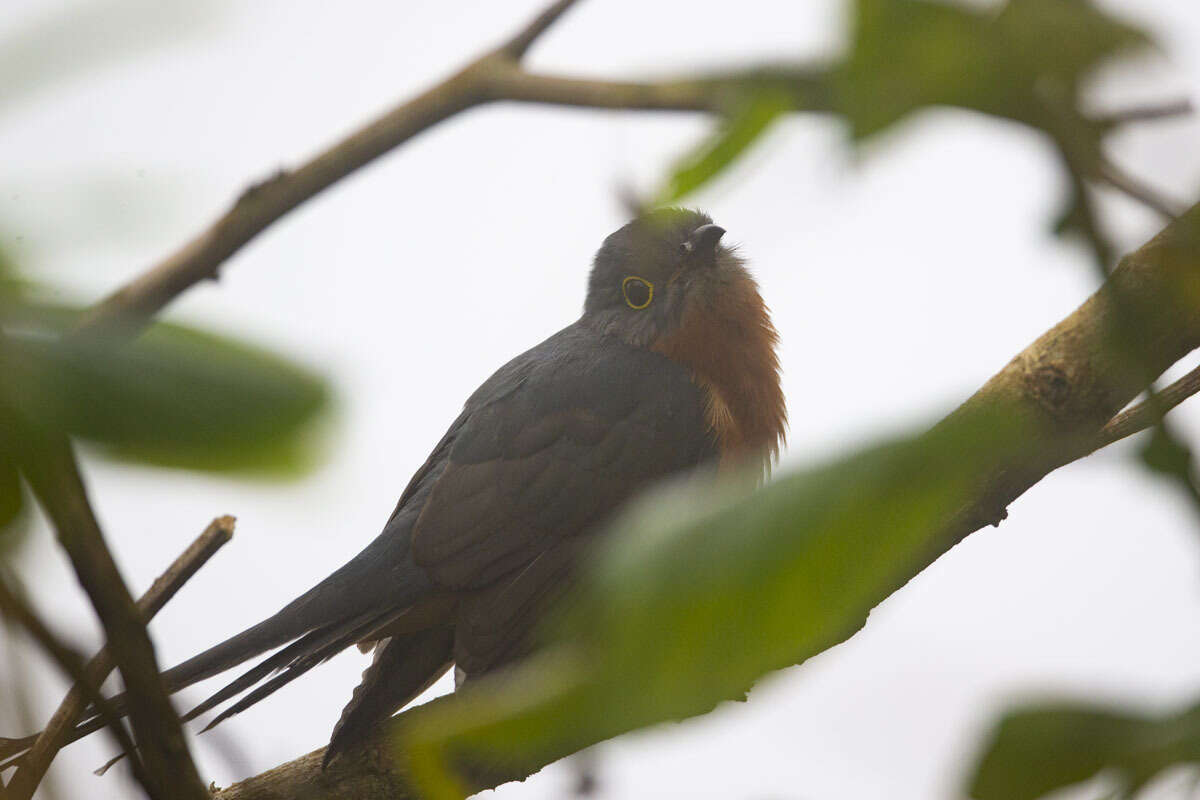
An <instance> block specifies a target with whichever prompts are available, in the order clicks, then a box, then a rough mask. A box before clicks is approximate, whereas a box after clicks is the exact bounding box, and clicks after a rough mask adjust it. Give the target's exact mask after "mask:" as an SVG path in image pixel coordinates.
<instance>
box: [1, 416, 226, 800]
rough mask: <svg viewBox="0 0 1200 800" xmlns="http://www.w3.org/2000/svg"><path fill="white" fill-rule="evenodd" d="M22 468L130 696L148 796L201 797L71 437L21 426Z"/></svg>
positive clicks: (201, 787) (189, 799)
mask: <svg viewBox="0 0 1200 800" xmlns="http://www.w3.org/2000/svg"><path fill="white" fill-rule="evenodd" d="M23 434H24V442H25V443H26V446H25V447H24V448H23V452H22V453H21V454H20V457H21V469H22V472H23V473H24V475H25V478H26V480H28V481H29V485H30V487H31V488H32V489H33V493H34V495H35V496H36V497H37V498H38V502H39V503H40V504H41V506H42V508H43V509H45V511H46V514H47V516H49V517H50V520H51V522H52V523H53V525H54V528H55V531H56V533H57V534H58V540H59V543H60V544H61V545H62V548H63V550H65V551H66V552H67V556H68V557H69V558H70V560H71V566H72V567H73V568H74V570H75V575H76V577H77V578H78V579H79V582H80V584H81V585H82V586H83V589H84V591H85V592H86V593H87V595H88V599H89V600H91V602H92V606H93V607H94V608H95V610H96V615H97V616H98V617H99V618H100V622H101V624H102V625H103V627H104V634H105V638H106V640H107V642H108V647H110V648H111V650H112V653H113V657H114V659H115V660H116V662H117V666H118V667H119V668H120V670H121V678H122V680H123V681H124V683H125V690H126V696H127V697H128V699H129V718H130V721H131V723H132V724H133V734H134V739H135V742H136V744H137V746H138V752H139V753H141V755H142V763H143V765H144V766H145V772H146V778H147V779H148V781H149V783H150V786H151V787H152V788H153V793H152V796H153V797H155V798H161V799H162V800H167V798H170V800H176V799H177V798H178V800H208V790H207V789H205V787H204V784H203V782H201V780H200V773H199V772H198V771H197V770H196V764H195V762H193V761H192V757H191V754H190V753H189V752H188V747H187V742H186V741H185V740H184V738H183V727H182V725H181V724H180V722H179V716H178V714H177V713H176V712H175V709H174V708H173V707H172V706H171V701H170V699H169V698H168V696H167V692H166V689H165V688H164V687H163V684H162V681H161V680H160V678H159V675H158V663H157V661H156V659H155V657H154V646H153V645H152V644H151V643H150V637H149V635H148V634H147V633H146V626H145V625H143V624H142V621H141V620H140V619H139V615H138V612H137V609H136V607H135V606H134V603H133V598H132V597H131V596H130V594H129V589H128V587H127V586H126V585H125V581H124V579H122V577H121V573H120V571H119V570H118V569H117V565H116V563H115V562H114V561H113V557H112V553H111V552H109V549H108V546H107V545H106V544H105V541H104V534H103V533H102V531H101V530H100V525H99V523H98V522H97V521H96V515H95V513H94V512H93V510H92V507H91V503H90V502H89V500H88V496H87V489H86V488H85V487H84V483H83V478H82V476H81V475H80V473H79V465H78V464H77V463H76V461H75V453H74V451H73V450H72V448H71V444H70V442H68V441H67V439H66V438H65V437H63V436H61V435H55V434H47V433H44V432H43V433H41V434H39V433H37V432H35V431H34V430H32V429H30V430H26V431H23Z"/></svg>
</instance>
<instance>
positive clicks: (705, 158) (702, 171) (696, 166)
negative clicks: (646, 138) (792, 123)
mask: <svg viewBox="0 0 1200 800" xmlns="http://www.w3.org/2000/svg"><path fill="white" fill-rule="evenodd" d="M792 105H793V100H792V97H791V96H790V95H789V93H787V92H785V91H783V90H781V89H778V88H771V87H766V88H750V89H747V90H746V91H745V92H744V93H743V96H742V98H741V102H740V104H739V106H738V108H737V109H736V110H735V111H734V112H733V113H732V114H730V115H729V116H728V117H726V118H725V120H724V121H723V122H722V123H721V125H720V126H719V127H718V128H717V129H716V130H715V131H714V132H713V133H712V135H711V136H710V137H709V138H708V139H706V140H705V141H704V142H701V143H700V144H699V145H698V146H697V147H696V148H695V149H694V150H693V151H692V152H690V153H688V154H687V155H686V156H684V157H683V158H681V159H680V160H679V162H678V163H676V165H675V167H674V168H673V170H672V172H671V175H670V177H669V178H668V179H667V186H666V188H665V189H664V190H663V191H662V192H661V197H660V198H659V202H660V203H661V204H664V205H666V204H670V203H674V202H676V201H678V200H680V199H682V198H683V197H686V196H687V195H689V194H691V193H692V192H694V191H695V190H697V189H699V188H700V187H701V186H703V185H704V184H706V183H708V182H709V181H710V180H712V179H713V178H715V177H716V176H717V175H719V174H720V173H721V172H723V171H724V170H725V169H726V168H727V167H729V166H730V165H731V164H732V163H733V162H734V161H735V160H736V159H737V158H738V157H739V156H740V155H742V153H743V152H744V151H745V150H746V149H747V148H749V147H750V145H752V144H753V143H754V142H755V141H757V140H758V138H759V137H760V136H762V135H763V133H765V132H766V130H767V128H768V127H770V125H771V123H772V122H774V121H775V120H776V119H778V118H779V117H780V116H782V115H783V114H785V113H787V112H788V111H789V110H790V109H791V108H792Z"/></svg>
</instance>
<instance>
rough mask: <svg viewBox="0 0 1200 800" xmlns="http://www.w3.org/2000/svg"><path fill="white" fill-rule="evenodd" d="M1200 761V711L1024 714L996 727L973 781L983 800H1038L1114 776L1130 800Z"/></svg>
mask: <svg viewBox="0 0 1200 800" xmlns="http://www.w3.org/2000/svg"><path fill="white" fill-rule="evenodd" d="M1197 762H1200V706H1193V707H1191V708H1188V709H1186V710H1184V711H1182V712H1180V713H1178V714H1171V715H1154V714H1148V713H1143V712H1140V711H1137V710H1134V709H1122V708H1103V707H1099V706H1093V705H1087V704H1082V703H1054V704H1046V705H1040V706H1032V707H1028V708H1023V709H1018V710H1015V711H1013V712H1011V713H1009V714H1007V715H1006V716H1005V717H1004V719H1002V720H1001V721H1000V723H999V724H998V725H997V726H996V728H995V730H994V731H993V733H992V735H991V737H990V741H989V743H988V745H987V746H986V748H985V750H984V752H983V755H982V756H981V757H980V760H979V763H978V766H977V767H976V769H975V773H974V775H973V776H972V778H971V782H970V794H971V796H972V797H975V798H978V800H1035V798H1038V797H1042V796H1044V795H1046V794H1049V793H1050V792H1052V791H1054V790H1056V789H1061V788H1064V787H1066V786H1070V785H1072V784H1075V783H1079V782H1081V781H1085V780H1087V779H1089V778H1092V777H1094V776H1096V775H1098V774H1100V773H1101V772H1103V771H1108V772H1109V773H1110V774H1112V776H1113V778H1114V779H1115V780H1116V782H1117V784H1118V792H1119V796H1121V797H1129V796H1131V795H1133V794H1134V793H1135V792H1137V791H1138V790H1139V789H1141V788H1142V787H1144V786H1145V785H1146V784H1148V783H1149V782H1150V781H1151V780H1152V779H1153V778H1154V777H1155V776H1156V775H1158V774H1159V773H1161V772H1162V771H1163V770H1165V769H1167V768H1168V767H1170V766H1172V765H1175V764H1180V763H1197Z"/></svg>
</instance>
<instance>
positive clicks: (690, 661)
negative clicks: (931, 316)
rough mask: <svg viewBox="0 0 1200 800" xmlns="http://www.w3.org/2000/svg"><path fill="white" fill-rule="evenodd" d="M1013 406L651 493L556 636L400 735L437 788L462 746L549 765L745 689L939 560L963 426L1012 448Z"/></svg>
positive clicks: (964, 476)
mask: <svg viewBox="0 0 1200 800" xmlns="http://www.w3.org/2000/svg"><path fill="white" fill-rule="evenodd" d="M1012 419H1013V417H1009V418H1007V419H1006V418H1005V416H1004V415H1000V414H997V415H996V416H995V417H989V418H988V419H987V421H986V424H984V425H983V426H982V427H981V428H979V429H975V430H971V431H967V432H965V433H964V431H963V427H962V426H960V427H959V428H958V433H959V435H950V436H948V435H941V436H936V437H935V436H932V435H928V436H925V437H922V438H920V439H915V440H909V441H902V442H899V443H895V444H891V445H887V446H883V447H879V448H877V449H873V450H870V451H867V452H864V453H861V454H859V455H857V456H854V457H851V458H847V459H845V460H842V461H838V462H836V463H832V464H829V465H828V466H824V467H821V468H818V469H813V470H810V471H807V472H802V473H798V474H793V475H791V476H789V477H786V478H783V479H780V480H779V481H777V482H776V483H773V484H772V485H770V486H768V487H766V488H765V489H763V490H761V491H758V492H755V493H748V492H747V491H745V490H744V489H736V488H730V487H729V486H726V487H725V488H724V489H722V490H719V491H715V492H714V490H713V488H712V486H711V485H706V484H697V483H693V484H690V485H683V486H675V487H673V488H668V489H667V490H665V491H658V492H655V493H652V494H651V495H649V496H648V497H646V498H644V499H642V500H639V501H637V502H635V504H634V506H633V507H632V509H631V510H629V511H627V512H625V513H624V514H623V515H622V516H621V518H620V519H618V520H617V522H616V523H615V525H614V528H615V530H614V531H613V533H612V536H611V537H609V538H606V539H605V545H604V547H603V548H602V549H601V550H599V551H598V552H597V553H596V555H595V556H594V559H593V560H592V562H590V563H589V566H590V567H593V568H592V569H591V570H590V572H589V575H588V576H586V582H585V585H584V588H583V590H582V591H581V592H580V594H579V595H578V596H577V598H576V599H575V602H574V603H571V604H570V611H568V612H567V617H566V619H565V620H561V621H560V623H559V625H558V626H557V627H556V630H557V631H558V634H559V638H558V639H557V640H556V642H555V643H554V644H551V645H549V646H548V649H547V650H545V651H544V652H543V653H542V654H541V655H539V656H536V657H534V658H533V659H530V660H529V661H527V662H526V663H524V664H523V665H521V666H520V667H518V668H516V669H515V670H513V671H512V672H511V673H510V674H508V675H504V676H498V677H496V678H495V679H493V680H486V679H485V680H483V681H480V682H479V684H477V688H475V689H474V690H471V687H467V688H465V689H464V690H463V692H462V693H461V695H460V696H456V697H455V698H453V702H448V703H445V704H443V705H441V706H440V707H438V708H436V709H434V708H430V709H429V710H428V712H427V713H425V714H421V715H414V717H413V719H414V720H415V723H414V726H413V727H412V728H410V729H409V730H408V735H407V736H406V737H404V741H402V742H400V743H398V752H400V753H403V754H405V757H407V758H409V759H410V764H411V767H412V769H413V774H414V776H415V777H416V779H417V780H418V781H419V782H420V784H421V788H423V789H424V790H426V791H427V792H429V796H431V797H439V798H440V797H452V796H453V797H458V796H462V794H463V792H464V791H465V788H464V787H463V786H459V785H457V784H456V783H455V781H454V779H453V778H452V777H450V772H449V771H448V770H447V769H446V768H445V765H446V763H447V762H448V761H450V762H458V761H462V762H465V763H473V759H476V758H482V759H483V760H484V761H486V762H489V763H490V762H491V761H492V760H493V759H494V760H495V761H496V762H499V763H504V764H506V765H508V764H512V765H523V766H525V767H531V768H536V767H539V766H541V765H543V764H545V763H548V762H549V761H551V760H554V759H556V758H559V757H562V756H564V755H566V754H568V753H571V752H575V751H577V750H579V749H580V748H582V747H585V746H587V745H590V744H593V743H595V742H597V741H601V740H604V739H607V738H609V737H612V736H615V735H617V734H619V733H623V732H625V731H629V730H632V729H635V728H639V727H644V726H647V725H651V724H654V723H658V722H662V721H665V720H676V719H682V718H686V717H690V716H694V715H698V714H702V713H706V712H707V711H710V710H711V709H712V708H713V707H714V706H716V705H717V704H718V703H720V702H721V701H725V700H739V699H742V698H743V697H744V696H745V693H746V692H747V691H748V690H749V689H750V687H751V686H752V685H753V684H754V682H755V681H756V680H757V679H758V678H760V677H761V676H762V675H764V674H765V673H767V672H770V671H772V670H777V669H781V668H784V667H787V666H790V665H792V664H796V663H799V662H801V661H804V660H805V659H807V658H809V657H811V656H813V655H815V654H817V653H819V652H821V651H822V650H824V649H826V648H828V647H830V646H832V645H833V644H835V643H837V642H840V641H842V640H843V639H845V638H847V637H848V636H849V635H850V634H852V633H853V632H854V631H855V630H857V629H858V628H860V627H861V626H862V625H863V624H864V622H865V620H866V617H867V614H868V613H869V612H870V610H871V608H873V607H874V606H875V605H877V604H878V603H879V602H880V601H882V600H883V599H884V598H886V597H887V595H888V594H890V593H891V592H892V591H894V590H895V589H896V588H898V587H899V586H900V585H902V584H903V583H904V581H906V580H907V579H908V577H910V576H911V575H912V574H914V572H915V571H916V570H918V569H919V568H920V567H921V566H923V565H924V563H925V560H926V559H928V558H929V557H931V555H930V554H931V553H935V552H936V551H937V546H938V542H937V541H936V539H935V537H936V535H937V531H938V529H939V524H938V523H940V522H942V523H944V522H945V520H946V519H947V518H948V516H949V515H951V514H952V513H953V512H955V511H957V510H959V509H961V508H962V505H963V503H964V502H965V501H966V498H967V497H968V496H969V493H970V490H971V488H972V487H973V486H974V483H975V481H976V480H977V479H978V475H977V474H976V473H975V471H974V469H973V468H972V465H970V464H965V463H964V460H963V458H962V456H961V453H962V450H963V446H964V445H965V444H966V442H965V440H964V439H963V436H964V435H967V436H970V437H972V442H971V448H972V450H973V451H974V452H979V450H975V449H974V448H977V447H980V442H981V441H983V442H985V443H986V444H985V446H986V447H994V448H995V450H996V451H1000V450H1002V449H1004V443H1006V442H1011V441H1012V440H1013V439H1012V438H1011V437H1009V436H1007V435H1008V434H1011V432H1012V428H1013V423H1012V421H1011V420H1012ZM984 452H986V450H984ZM976 466H977V465H976Z"/></svg>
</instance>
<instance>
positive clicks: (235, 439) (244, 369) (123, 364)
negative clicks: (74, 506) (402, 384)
mask: <svg viewBox="0 0 1200 800" xmlns="http://www.w3.org/2000/svg"><path fill="white" fill-rule="evenodd" d="M48 316H54V315H48ZM58 316H59V317H62V316H69V315H65V314H62V313H59V314H58ZM54 322H55V323H59V322H61V320H60V319H55V320H54ZM0 372H3V374H4V376H5V381H4V384H3V386H2V387H0V395H3V399H4V400H5V401H6V402H8V403H9V404H10V405H11V406H12V407H13V408H16V409H18V410H19V411H20V412H21V413H22V414H23V415H24V416H25V417H26V418H27V419H28V420H30V421H32V422H33V423H35V424H39V425H42V426H44V427H47V428H53V429H58V430H63V431H65V432H67V433H69V434H71V435H73V436H76V437H79V438H82V439H86V440H90V441H93V442H95V443H97V444H99V445H101V446H102V447H103V449H104V451H105V452H106V453H107V454H109V455H111V456H114V457H117V458H121V459H127V460H132V461H138V462H143V463H149V464H156V465H162V466H174V467H185V468H190V469H201V470H218V471H228V470H239V471H246V470H249V471H254V472H265V473H271V474H276V475H292V474H296V473H297V472H298V471H300V470H302V469H305V468H306V467H308V466H311V464H312V463H313V457H314V455H315V453H314V448H313V444H314V441H313V436H312V434H313V427H314V423H315V422H317V421H318V420H319V418H320V417H321V414H322V412H324V411H326V410H327V409H328V406H329V391H328V389H327V388H326V385H325V383H324V382H323V381H322V380H321V379H320V378H318V377H316V376H315V375H313V374H312V373H310V372H308V371H307V370H305V369H302V368H300V367H298V366H296V365H293V364H291V363H289V362H287V361H285V360H284V359H282V358H280V357H278V356H275V355H272V354H270V353H268V352H266V351H265V350H261V349H258V348H255V347H252V346H250V345H247V344H243V343H240V342H237V341H234V340H232V339H229V338H226V337H220V336H214V335H212V334H207V333H201V332H199V331H196V330H192V329H189V328H185V327H182V326H178V325H167V324H161V323H160V324H157V325H155V326H153V327H152V328H150V329H149V330H148V331H146V332H145V333H144V334H143V335H142V336H141V337H140V338H139V339H138V340H136V341H134V342H132V343H127V344H114V343H109V342H107V341H105V340H103V339H101V340H89V341H76V340H68V341H67V342H66V343H59V342H58V341H57V338H56V337H54V336H52V335H47V333H46V332H45V331H36V332H32V333H31V332H25V333H20V332H10V333H9V334H8V346H7V348H6V349H5V350H4V351H2V352H0Z"/></svg>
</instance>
